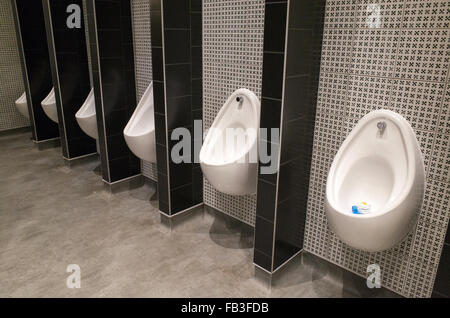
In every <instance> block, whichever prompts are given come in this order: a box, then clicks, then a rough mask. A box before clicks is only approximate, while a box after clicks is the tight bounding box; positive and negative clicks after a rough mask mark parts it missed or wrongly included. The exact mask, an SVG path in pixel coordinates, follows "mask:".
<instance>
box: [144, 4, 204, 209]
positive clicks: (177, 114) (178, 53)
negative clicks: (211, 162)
mask: <svg viewBox="0 0 450 318" xmlns="http://www.w3.org/2000/svg"><path fill="white" fill-rule="evenodd" d="M150 8H151V17H150V21H151V37H152V70H153V82H154V102H155V122H156V139H157V151H156V152H157V167H158V191H159V201H160V211H161V212H163V213H165V214H167V215H174V214H176V213H178V212H181V211H183V210H186V209H189V208H190V207H192V206H195V205H197V204H199V203H201V202H202V201H203V176H202V172H201V169H200V166H199V165H198V163H193V162H191V163H178V164H177V163H175V162H173V161H172V159H171V156H170V153H171V150H172V147H173V146H174V145H175V144H176V141H171V138H170V136H171V133H172V131H173V130H174V129H176V128H180V127H183V128H186V129H189V130H190V132H191V141H192V144H191V147H192V152H194V151H195V149H194V145H193V141H194V136H193V127H194V120H201V119H202V118H201V117H202V115H201V110H202V95H203V94H202V84H201V83H202V71H201V67H202V47H201V38H202V27H201V26H202V14H201V3H200V5H199V2H198V1H194V0H189V1H186V0H171V1H166V0H151V1H150ZM200 142H201V141H200ZM194 157H198V156H197V155H196V154H193V155H192V158H194Z"/></svg>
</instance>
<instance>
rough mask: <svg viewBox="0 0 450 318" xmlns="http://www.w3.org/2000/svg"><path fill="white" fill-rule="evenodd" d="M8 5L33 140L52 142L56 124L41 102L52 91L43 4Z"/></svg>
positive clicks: (17, 1)
mask: <svg viewBox="0 0 450 318" xmlns="http://www.w3.org/2000/svg"><path fill="white" fill-rule="evenodd" d="M11 4H12V8H13V14H14V22H15V27H16V35H17V42H18V44H19V54H20V57H21V64H22V74H23V79H24V81H23V82H24V84H25V91H26V95H27V102H28V110H29V113H30V124H31V128H32V134H33V140H34V141H36V142H41V141H45V140H48V139H54V138H57V137H59V128H58V124H56V123H54V122H53V121H51V120H50V119H49V118H48V117H47V115H46V114H45V113H44V110H43V109H42V107H41V101H42V100H43V99H44V98H45V97H47V95H48V93H49V92H50V90H51V89H52V75H51V70H50V60H49V55H48V48H47V35H46V30H45V21H44V10H43V7H42V2H41V1H29V0H11Z"/></svg>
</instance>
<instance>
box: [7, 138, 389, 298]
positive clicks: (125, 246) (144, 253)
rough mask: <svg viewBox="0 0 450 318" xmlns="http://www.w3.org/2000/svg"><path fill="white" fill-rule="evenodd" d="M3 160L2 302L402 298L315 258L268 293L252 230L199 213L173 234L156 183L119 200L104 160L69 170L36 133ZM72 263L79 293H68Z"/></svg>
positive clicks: (297, 265)
mask: <svg viewBox="0 0 450 318" xmlns="http://www.w3.org/2000/svg"><path fill="white" fill-rule="evenodd" d="M0 163H1V164H0V176H1V179H2V182H1V183H0V286H1V288H0V297H360V296H363V297H366V296H373V297H386V296H387V297H389V296H395V294H392V293H390V292H387V291H386V290H375V291H373V290H368V289H367V288H366V287H365V286H364V285H365V284H364V283H363V281H362V280H361V279H360V278H357V277H353V276H352V274H349V273H347V272H345V271H342V270H339V268H337V267H336V266H334V265H330V264H328V263H326V262H324V261H322V260H320V259H318V258H316V257H314V256H312V255H309V254H304V255H303V256H302V257H298V258H297V259H295V260H294V261H293V262H292V263H291V264H289V266H287V268H286V269H284V270H283V272H281V273H279V274H278V276H279V277H278V278H277V279H276V280H275V281H274V283H273V286H272V288H271V289H268V288H267V287H266V286H264V284H262V283H261V282H260V281H259V280H258V279H255V275H254V267H253V264H252V252H253V234H252V231H251V229H249V227H248V226H243V225H242V224H240V223H239V222H237V221H234V220H232V219H230V218H228V217H226V216H224V215H222V214H218V213H214V212H210V211H209V210H204V209H198V210H197V211H195V213H192V214H191V215H187V216H186V217H185V218H184V219H183V220H182V221H180V222H178V223H177V225H176V226H174V227H173V228H172V230H169V229H168V227H167V226H165V225H163V224H161V222H160V215H159V212H158V209H157V208H155V206H157V202H150V201H149V198H150V196H151V195H152V193H153V191H154V190H153V189H152V188H151V186H148V185H146V186H143V187H141V188H138V189H134V190H129V191H125V192H121V193H117V194H110V193H108V192H106V191H105V190H104V187H103V184H102V181H101V177H100V176H99V174H98V166H99V162H98V159H96V158H93V159H92V160H86V161H85V162H83V163H81V164H79V165H76V166H73V167H68V166H66V165H65V163H64V161H63V159H62V157H61V152H60V149H59V148H49V149H46V150H41V151H40V150H38V149H37V147H36V146H35V145H34V144H33V143H32V142H31V141H30V133H23V132H22V133H15V134H12V135H0ZM69 264H78V265H79V266H80V268H81V288H80V289H69V288H67V286H66V278H67V277H68V276H69V273H67V272H66V268H67V266H68V265H69Z"/></svg>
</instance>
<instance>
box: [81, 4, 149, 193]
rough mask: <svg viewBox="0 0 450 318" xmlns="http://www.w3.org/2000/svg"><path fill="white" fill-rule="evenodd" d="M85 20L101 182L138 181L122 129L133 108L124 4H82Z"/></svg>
mask: <svg viewBox="0 0 450 318" xmlns="http://www.w3.org/2000/svg"><path fill="white" fill-rule="evenodd" d="M86 6H87V16H88V28H89V41H90V56H91V59H92V60H91V62H92V77H93V86H94V95H95V107H96V113H97V124H98V125H97V126H98V135H99V150H100V159H101V167H102V177H103V180H104V182H105V183H107V184H109V185H112V184H115V183H117V182H118V181H125V180H131V179H132V178H133V177H140V175H141V166H140V160H139V159H138V158H137V157H136V156H135V155H133V154H132V153H131V151H130V149H129V148H128V146H127V145H126V142H125V139H124V136H123V129H124V128H125V126H126V124H127V122H128V121H129V119H130V117H131V115H132V114H133V111H134V109H135V107H136V89H135V76H134V53H133V35H132V25H131V4H130V0H113V1H94V0H88V1H87V3H86Z"/></svg>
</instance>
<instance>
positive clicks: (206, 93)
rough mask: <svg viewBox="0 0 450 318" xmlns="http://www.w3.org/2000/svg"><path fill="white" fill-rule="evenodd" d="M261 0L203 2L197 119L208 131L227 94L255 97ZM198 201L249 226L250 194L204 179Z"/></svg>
mask: <svg viewBox="0 0 450 318" xmlns="http://www.w3.org/2000/svg"><path fill="white" fill-rule="evenodd" d="M264 3H265V2H264V0H246V1H237V0H226V1H215V0H204V1H203V121H204V126H203V127H204V129H205V130H206V129H208V128H209V127H210V126H211V124H212V122H213V121H214V119H215V117H216V115H217V113H218V112H219V110H220V109H221V108H222V106H223V104H224V103H225V101H226V100H227V98H228V97H229V96H230V94H231V93H232V92H233V91H235V90H236V89H238V88H247V89H250V90H251V91H253V92H254V93H255V94H256V95H257V96H258V97H259V98H260V97H261V76H262V54H263V38H264ZM203 197H204V198H203V199H204V203H205V204H207V205H209V206H212V207H213V208H216V209H218V210H220V211H222V212H224V213H226V214H229V215H231V216H233V217H235V218H237V219H240V220H242V221H243V222H246V223H248V224H250V225H254V222H255V214H256V196H255V195H251V196H231V195H226V194H224V193H221V192H219V191H217V190H215V189H214V188H213V187H212V186H211V185H210V184H209V183H208V182H207V181H206V179H205V181H204V190H203Z"/></svg>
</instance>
